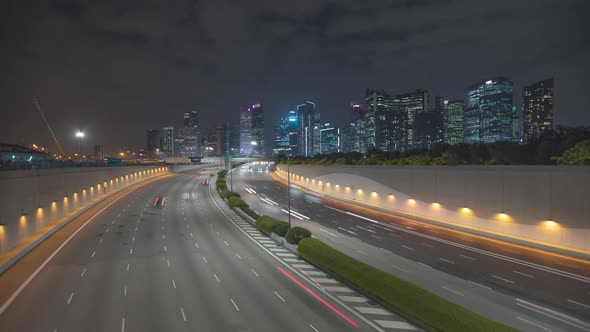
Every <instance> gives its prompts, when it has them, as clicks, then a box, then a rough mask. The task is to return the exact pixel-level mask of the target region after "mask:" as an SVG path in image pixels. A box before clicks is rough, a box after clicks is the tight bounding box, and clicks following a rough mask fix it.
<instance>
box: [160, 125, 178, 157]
mask: <svg viewBox="0 0 590 332" xmlns="http://www.w3.org/2000/svg"><path fill="white" fill-rule="evenodd" d="M162 153H163V154H164V157H174V153H175V150H174V126H167V127H164V128H163V129H162Z"/></svg>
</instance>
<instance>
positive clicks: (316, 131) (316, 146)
mask: <svg viewBox="0 0 590 332" xmlns="http://www.w3.org/2000/svg"><path fill="white" fill-rule="evenodd" d="M321 129H322V123H321V122H320V113H315V114H314V115H313V153H314V154H318V153H319V151H320V130H321Z"/></svg>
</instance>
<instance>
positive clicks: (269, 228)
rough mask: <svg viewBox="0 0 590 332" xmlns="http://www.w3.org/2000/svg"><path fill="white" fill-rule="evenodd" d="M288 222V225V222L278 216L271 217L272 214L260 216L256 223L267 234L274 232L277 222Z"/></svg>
mask: <svg viewBox="0 0 590 332" xmlns="http://www.w3.org/2000/svg"><path fill="white" fill-rule="evenodd" d="M281 223H282V224H287V227H288V225H289V224H288V223H286V222H284V221H281V220H278V219H276V218H273V217H270V216H262V217H260V218H258V220H256V225H257V226H258V228H259V229H260V230H261V231H262V232H263V233H264V234H266V235H270V233H272V232H273V227H275V225H276V224H281Z"/></svg>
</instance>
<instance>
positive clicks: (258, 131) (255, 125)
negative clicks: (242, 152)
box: [250, 103, 265, 157]
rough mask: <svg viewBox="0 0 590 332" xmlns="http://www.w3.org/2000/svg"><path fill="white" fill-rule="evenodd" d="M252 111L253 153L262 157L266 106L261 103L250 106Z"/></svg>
mask: <svg viewBox="0 0 590 332" xmlns="http://www.w3.org/2000/svg"><path fill="white" fill-rule="evenodd" d="M250 109H251V112H252V155H253V156H256V157H262V156H264V154H265V149H264V148H265V146H264V108H263V106H262V104H261V103H257V104H254V105H252V107H250Z"/></svg>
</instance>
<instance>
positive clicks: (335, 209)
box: [324, 205, 347, 214]
mask: <svg viewBox="0 0 590 332" xmlns="http://www.w3.org/2000/svg"><path fill="white" fill-rule="evenodd" d="M324 207H326V208H328V209H330V210H334V211H338V212H341V213H344V214H347V212H346V211H342V210H339V209H337V208H333V207H331V206H327V205H324Z"/></svg>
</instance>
